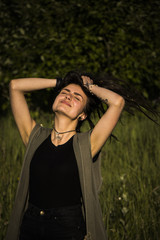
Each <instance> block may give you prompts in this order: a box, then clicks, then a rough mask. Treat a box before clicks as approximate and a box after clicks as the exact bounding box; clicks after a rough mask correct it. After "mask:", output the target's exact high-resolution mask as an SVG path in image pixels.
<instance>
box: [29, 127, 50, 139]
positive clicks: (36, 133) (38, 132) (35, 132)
mask: <svg viewBox="0 0 160 240" xmlns="http://www.w3.org/2000/svg"><path fill="white" fill-rule="evenodd" d="M51 131H52V129H51V128H46V127H44V126H43V124H39V123H37V124H36V125H35V127H34V128H33V129H32V132H31V134H30V137H29V142H28V143H30V142H32V141H33V139H36V138H39V137H40V136H41V137H44V138H45V137H47V136H48V135H49V134H50V133H51Z"/></svg>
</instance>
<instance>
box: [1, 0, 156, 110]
mask: <svg viewBox="0 0 160 240" xmlns="http://www.w3.org/2000/svg"><path fill="white" fill-rule="evenodd" d="M0 28H1V29H0V35H1V36H0V50H1V54H0V101H1V104H0V111H1V112H2V113H5V112H7V111H8V109H9V97H8V83H9V81H10V80H11V79H13V78H21V77H45V78H55V77H56V76H64V74H66V73H67V72H68V71H70V70H75V69H80V70H85V71H88V72H91V73H101V72H105V73H108V74H111V75H113V76H115V77H118V78H121V79H124V80H126V81H127V82H129V83H131V84H132V85H135V86H136V88H137V89H141V91H142V92H143V94H144V95H145V96H146V97H147V98H149V99H150V100H156V99H158V97H159V91H160V71H159V70H160V67H159V66H160V1H159V0H152V1H151V0H150V1H149V0H146V1H137V0H130V1H129V0H128V1H127V0H121V1H117V0H98V1H95V0H94V1H93V0H68V1H64V0H60V1H58V0H57V1H55V0H50V1H49V0H37V1H36V0H32V1H28V0H26V1H25V0H22V1H19V0H18V1H17V0H16V1H14V0H10V1H9V0H7V1H6V0H0ZM49 93H50V92H49V91H48V95H49ZM41 99H42V97H41V96H40V94H39V96H38V97H36V98H35V102H36V103H35V105H36V104H38V105H39V107H41V104H42V108H43V109H44V108H46V106H47V104H48V98H47V97H46V98H45V99H44V101H43V102H42V101H40V100H41ZM31 101H32V99H31ZM46 109H47V108H46Z"/></svg>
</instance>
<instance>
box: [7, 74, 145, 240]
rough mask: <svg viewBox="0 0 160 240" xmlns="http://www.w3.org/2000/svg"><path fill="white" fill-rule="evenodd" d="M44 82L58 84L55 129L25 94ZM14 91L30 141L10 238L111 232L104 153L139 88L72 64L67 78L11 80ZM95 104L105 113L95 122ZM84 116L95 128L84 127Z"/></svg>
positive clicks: (76, 238)
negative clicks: (105, 209)
mask: <svg viewBox="0 0 160 240" xmlns="http://www.w3.org/2000/svg"><path fill="white" fill-rule="evenodd" d="M107 84H108V85H107ZM103 86H104V87H103ZM117 86H118V88H117ZM45 88H55V99H54V101H53V106H52V109H53V112H54V126H53V129H47V128H44V127H42V126H40V125H39V124H37V123H36V122H35V120H34V119H32V117H31V115H30V112H29V109H28V106H27V102H26V100H25V97H24V94H25V92H29V91H35V90H39V89H45ZM109 89H110V90H109ZM114 89H115V91H112V90H114ZM118 91H119V92H120V95H119V94H118V93H116V92H118ZM10 98H11V107H12V111H13V115H14V118H15V121H16V124H17V126H18V129H19V132H20V135H21V138H22V140H23V142H24V144H25V145H26V147H27V149H26V155H25V159H24V163H23V167H22V172H21V178H20V181H19V185H18V190H17V194H16V200H15V204H14V208H13V212H12V215H11V220H10V224H9V227H8V231H7V235H6V240H9V239H12V240H14V239H15V240H17V239H20V240H31V239H34V240H35V239H45V240H47V239H56V240H57V239H61V240H62V239H63V240H65V239H68V240H82V239H93V240H98V239H99V240H105V239H107V237H106V232H105V228H104V225H103V221H102V213H101V209H100V204H99V200H98V191H99V189H100V185H101V175H100V154H99V153H100V151H101V149H102V147H103V145H104V144H105V142H106V141H107V139H108V138H109V136H110V135H111V133H112V131H113V129H114V127H115V126H116V124H117V122H118V119H119V117H120V114H121V112H122V110H123V108H124V105H125V100H126V101H127V106H129V104H130V106H131V107H137V106H138V107H137V108H139V105H138V104H137V103H136V102H135V101H134V98H133V96H129V91H127V92H125V91H124V89H123V87H121V85H117V83H116V81H114V80H113V81H110V82H109V81H106V82H105V81H103V80H100V81H96V80H93V79H91V78H90V77H88V76H87V75H83V74H79V73H77V72H69V73H68V74H67V75H66V77H65V78H64V79H63V80H60V79H41V78H35V79H32V78H29V79H27V78H26V79H16V80H12V81H11V83H10ZM124 99H125V100H124ZM102 103H103V104H102ZM104 103H105V104H106V105H107V111H105V112H104V106H103V105H104ZM142 106H143V107H146V108H147V106H146V105H145V106H144V105H143V104H142ZM95 109H97V112H98V114H99V116H100V112H104V114H103V115H102V116H101V117H100V119H99V121H98V122H97V124H96V125H95V126H94V127H93V122H92V120H91V118H90V115H91V113H92V112H93V111H94V110H95ZM126 109H127V108H126ZM139 110H140V108H139ZM85 120H88V122H89V124H90V125H91V126H92V128H93V129H92V131H89V132H86V133H79V129H80V126H81V124H82V123H83V121H85Z"/></svg>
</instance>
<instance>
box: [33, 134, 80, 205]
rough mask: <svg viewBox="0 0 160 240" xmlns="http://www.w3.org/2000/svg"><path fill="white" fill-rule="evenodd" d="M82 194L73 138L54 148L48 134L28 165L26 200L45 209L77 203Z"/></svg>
mask: <svg viewBox="0 0 160 240" xmlns="http://www.w3.org/2000/svg"><path fill="white" fill-rule="evenodd" d="M81 196H82V193H81V187H80V180H79V173H78V167H77V163H76V158H75V154H74V150H73V137H72V138H70V139H69V140H68V142H66V143H65V144H62V145H59V146H57V147H56V146H55V145H53V144H52V142H51V135H49V137H48V138H47V139H46V140H45V141H44V142H43V143H42V144H41V145H40V146H39V147H38V149H37V150H36V152H35V154H34V156H33V158H32V161H31V164H30V179H29V202H30V203H32V204H34V205H36V206H37V207H39V208H45V209H47V208H54V207H63V206H71V205H75V204H79V203H80V202H81Z"/></svg>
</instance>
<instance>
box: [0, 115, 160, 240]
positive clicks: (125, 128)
mask: <svg viewBox="0 0 160 240" xmlns="http://www.w3.org/2000/svg"><path fill="white" fill-rule="evenodd" d="M32 114H34V117H35V118H36V117H37V118H39V116H38V112H37V113H32ZM122 122H123V125H121V124H118V125H117V127H116V129H115V132H114V134H115V135H116V136H117V137H118V138H119V142H116V141H115V140H114V139H113V140H112V142H111V143H110V142H109V141H108V143H106V145H105V146H104V148H103V151H102V175H103V185H102V189H101V193H100V202H101V206H102V211H103V219H104V223H105V227H106V230H107V234H108V239H109V240H122V239H123V240H128V239H129V240H159V239H160V229H159V226H160V185H159V183H160V174H159V171H160V157H159V156H160V148H159V142H160V131H159V126H157V125H156V124H154V123H153V122H151V121H149V120H148V119H147V118H144V117H142V118H139V117H132V118H129V117H127V116H124V118H122ZM40 123H44V125H45V126H52V124H53V123H51V116H50V115H45V114H43V115H42V114H41V119H40ZM0 124H1V128H0V193H1V194H0V239H4V235H5V232H6V228H7V224H8V219H9V215H10V212H11V209H12V206H13V202H14V196H15V192H16V187H17V184H18V181H19V174H20V168H21V165H22V160H23V156H24V150H25V149H24V146H23V144H22V142H21V139H20V136H19V134H18V131H17V129H16V128H15V123H14V121H13V118H12V117H10V116H9V117H8V118H3V119H1V120H0ZM87 127H88V126H87V125H86V126H85V127H84V129H83V130H86V129H87Z"/></svg>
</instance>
